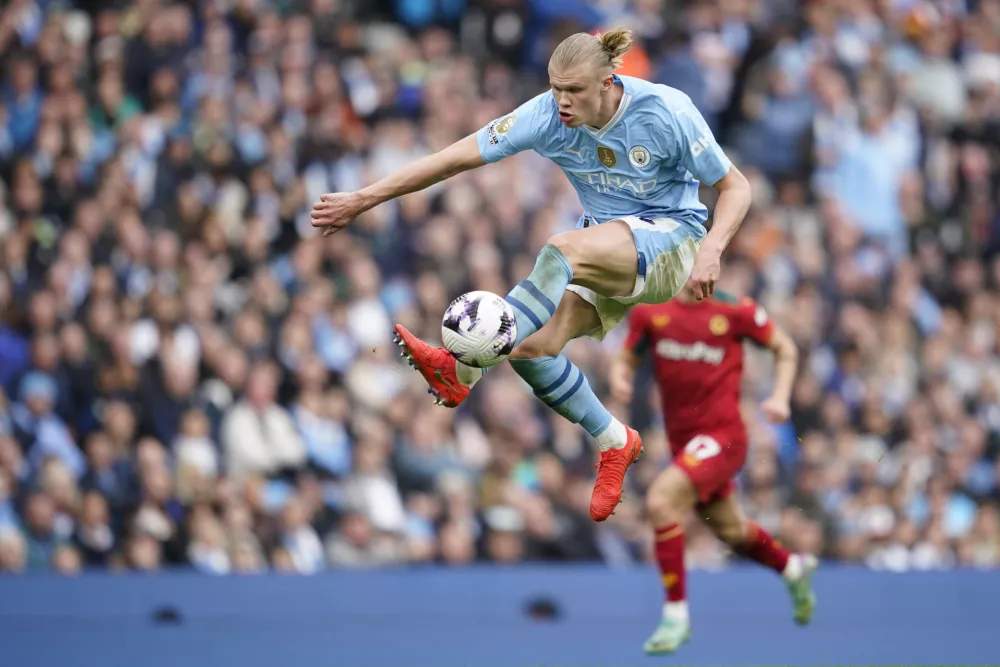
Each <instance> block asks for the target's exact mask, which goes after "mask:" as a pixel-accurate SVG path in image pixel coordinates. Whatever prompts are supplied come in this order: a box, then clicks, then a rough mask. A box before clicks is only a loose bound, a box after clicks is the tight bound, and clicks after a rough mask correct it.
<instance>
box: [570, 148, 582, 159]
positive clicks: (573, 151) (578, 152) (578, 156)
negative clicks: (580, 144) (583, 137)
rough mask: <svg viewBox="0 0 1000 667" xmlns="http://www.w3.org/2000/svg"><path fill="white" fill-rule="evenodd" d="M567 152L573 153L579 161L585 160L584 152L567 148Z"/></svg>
mask: <svg viewBox="0 0 1000 667" xmlns="http://www.w3.org/2000/svg"><path fill="white" fill-rule="evenodd" d="M566 152H567V153H572V154H573V155H575V156H576V157H577V159H578V160H583V151H575V150H573V149H572V148H567V149H566Z"/></svg>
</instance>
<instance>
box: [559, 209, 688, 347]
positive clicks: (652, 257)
mask: <svg viewBox="0 0 1000 667" xmlns="http://www.w3.org/2000/svg"><path fill="white" fill-rule="evenodd" d="M616 219H618V220H623V221H624V222H625V223H626V224H627V225H628V226H629V227H630V228H631V229H632V237H633V238H634V239H635V249H636V251H637V252H638V254H639V271H638V275H637V276H636V279H635V289H634V290H632V294H630V295H628V296H603V295H601V294H597V293H596V292H594V291H593V290H591V289H588V288H586V287H580V286H579V285H570V286H569V287H567V288H566V289H568V290H569V291H571V292H575V293H576V294H579V295H580V296H581V297H583V298H584V300H586V301H587V302H588V303H590V304H592V305H593V306H594V308H596V309H597V314H598V316H599V317H600V318H601V325H600V326H598V327H597V328H595V329H594V330H593V331H591V332H589V333H588V334H587V335H588V336H590V337H591V338H596V339H597V340H603V339H604V337H605V336H606V335H607V333H608V332H609V331H611V330H612V329H614V328H615V327H616V326H617V325H618V323H619V322H621V321H622V320H623V319H625V316H626V315H627V314H628V311H629V310H630V309H631V308H632V307H633V306H635V305H637V304H640V303H664V302H666V301H670V300H671V299H673V298H674V297H675V296H677V294H678V293H679V292H680V291H681V289H682V288H683V287H684V285H685V283H687V280H688V277H689V276H690V275H691V269H692V268H694V258H695V256H696V255H697V254H698V248H699V247H700V245H701V236H702V235H699V234H698V232H697V231H695V230H693V229H691V228H690V227H689V226H687V225H684V224H682V223H680V222H677V221H676V220H673V219H671V218H646V217H643V216H627V217H623V218H616Z"/></svg>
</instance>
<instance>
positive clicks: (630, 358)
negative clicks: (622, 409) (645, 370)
mask: <svg viewBox="0 0 1000 667" xmlns="http://www.w3.org/2000/svg"><path fill="white" fill-rule="evenodd" d="M645 310H646V309H645V308H643V307H642V306H638V307H636V308H633V309H632V310H631V312H629V315H628V333H627V334H626V336H625V344H624V345H623V346H622V349H621V352H619V353H618V356H616V357H615V359H614V360H613V361H612V362H611V372H610V373H609V376H610V377H609V379H610V389H611V398H612V399H614V401H615V402H616V403H620V404H622V405H628V404H630V403H631V402H632V390H633V387H634V386H635V372H636V370H637V369H638V368H639V364H641V363H642V359H643V356H644V355H645V353H646V349H647V348H648V347H649V327H648V326H647V324H646V313H645Z"/></svg>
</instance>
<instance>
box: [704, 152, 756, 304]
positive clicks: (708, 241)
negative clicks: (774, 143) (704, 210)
mask: <svg viewBox="0 0 1000 667" xmlns="http://www.w3.org/2000/svg"><path fill="white" fill-rule="evenodd" d="M713 187H714V188H715V190H716V191H717V192H718V193H719V200H718V202H717V203H716V205H715V215H714V216H713V218H712V229H711V230H710V231H709V232H708V236H706V237H705V240H704V241H702V242H701V249H700V250H699V251H698V257H697V258H696V259H695V263H694V268H693V269H692V270H691V287H692V289H693V290H694V296H695V298H696V299H704V298H707V297H709V296H711V295H712V292H714V291H715V283H716V281H718V280H719V273H720V272H721V270H722V251H723V250H725V249H726V247H727V246H728V245H729V242H730V241H731V240H732V239H733V236H734V235H735V234H736V230H738V229H739V228H740V225H741V224H743V218H744V217H745V216H746V214H747V211H748V210H750V199H751V195H750V182H749V181H747V179H746V176H744V175H743V174H742V172H740V170H739V169H737V168H736V165H732V166H730V167H729V171H728V172H727V173H726V175H725V176H723V177H722V178H721V179H720V180H719V181H717V182H716V183H715V185H714V186H713Z"/></svg>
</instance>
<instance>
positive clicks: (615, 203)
mask: <svg viewBox="0 0 1000 667" xmlns="http://www.w3.org/2000/svg"><path fill="white" fill-rule="evenodd" d="M615 81H616V83H617V84H618V85H621V86H622V88H623V95H622V99H621V103H620V104H619V105H618V112H617V113H616V114H615V115H614V117H612V119H611V120H610V121H609V122H608V124H607V125H605V126H604V127H603V128H601V129H599V130H598V129H594V128H592V127H575V128H570V127H566V126H565V125H563V123H562V122H560V120H559V115H558V105H557V103H556V101H555V98H554V97H553V96H552V93H551V92H548V91H547V92H544V93H542V94H540V95H538V96H537V97H534V98H532V99H530V100H528V101H527V102H525V103H524V104H522V105H521V106H520V107H518V108H517V109H516V110H514V112H513V113H510V114H507V115H506V116H503V117H502V118H498V119H496V120H494V121H492V122H490V123H489V124H487V125H486V127H484V128H482V129H481V130H479V132H477V133H476V140H477V141H478V143H479V152H480V154H481V155H482V157H483V159H484V160H485V161H486V162H496V161H498V160H501V159H503V158H505V157H508V156H511V155H514V154H515V153H518V152H520V151H523V150H528V149H533V150H534V151H535V152H536V153H538V154H539V155H543V156H545V157H547V158H549V159H550V160H552V161H553V162H555V163H556V164H557V165H559V167H560V168H561V169H562V170H563V172H565V174H566V176H567V178H569V180H570V182H571V183H572V184H573V187H574V188H576V192H577V194H578V195H579V197H580V202H581V203H582V204H583V208H584V211H585V213H584V218H583V219H581V225H582V224H583V223H584V220H585V219H586V218H587V217H588V216H589V217H590V218H591V219H592V220H593V221H594V222H597V223H601V222H607V221H608V220H614V219H615V218H620V217H623V216H627V215H635V216H645V217H649V218H660V217H664V218H673V219H674V220H677V221H678V222H681V223H683V224H685V225H688V226H690V227H692V228H693V229H694V233H695V234H696V235H697V238H701V237H703V236H704V235H705V228H704V226H703V225H704V223H705V220H706V219H707V218H708V209H706V208H705V205H704V204H702V203H701V201H700V200H699V199H698V182H699V181H701V182H703V183H707V184H709V185H714V184H715V183H716V182H718V181H719V180H720V179H721V178H722V177H723V176H725V175H726V174H727V173H728V172H729V167H730V165H731V164H732V163H731V162H730V161H729V158H727V157H726V155H725V153H723V152H722V149H721V148H720V147H719V144H718V143H717V142H716V141H715V137H714V136H713V135H712V132H711V130H709V128H708V124H707V123H706V122H705V119H704V118H703V117H702V115H701V112H699V111H698V109H697V108H696V107H695V106H694V104H693V103H692V102H691V98H689V97H688V96H687V95H685V94H684V93H682V92H681V91H679V90H677V89H675V88H670V87H669V86H664V85H661V84H656V83H650V82H649V81H645V80H643V79H636V78H634V77H630V76H615Z"/></svg>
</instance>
